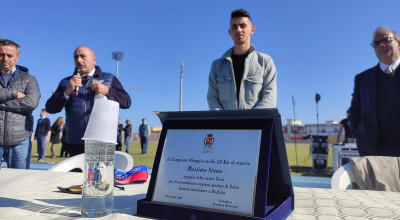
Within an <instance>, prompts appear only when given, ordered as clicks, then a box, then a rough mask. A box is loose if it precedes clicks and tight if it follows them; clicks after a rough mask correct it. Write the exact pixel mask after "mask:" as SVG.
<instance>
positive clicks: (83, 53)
mask: <svg viewBox="0 0 400 220" xmlns="http://www.w3.org/2000/svg"><path fill="white" fill-rule="evenodd" d="M74 62H75V72H74V75H72V76H68V77H66V78H64V79H62V80H61V82H60V83H59V85H58V88H57V90H56V91H55V92H54V94H53V95H52V96H51V97H50V98H49V99H48V100H47V103H46V110H47V112H49V113H52V114H54V113H58V112H60V111H61V110H62V109H63V108H64V107H65V115H66V124H65V126H66V127H67V130H68V132H67V134H66V141H67V143H68V146H69V150H70V151H69V152H70V157H72V156H75V155H78V154H81V153H84V151H85V146H84V142H83V140H82V139H81V138H82V137H83V135H84V133H85V130H86V126H87V123H88V122H89V118H90V114H91V112H92V108H93V105H94V99H95V96H96V95H104V96H105V97H107V99H109V100H113V101H116V102H118V103H119V105H120V107H121V108H123V109H127V108H129V107H130V105H131V99H130V97H129V95H128V93H127V92H126V91H125V90H124V88H123V86H122V85H121V83H120V81H119V80H118V78H116V77H115V76H114V75H112V74H111V73H106V72H103V71H102V70H101V68H100V67H99V66H96V56H95V54H94V51H93V50H92V49H91V48H89V47H86V46H78V47H77V48H76V49H75V51H74ZM76 73H79V74H76Z"/></svg>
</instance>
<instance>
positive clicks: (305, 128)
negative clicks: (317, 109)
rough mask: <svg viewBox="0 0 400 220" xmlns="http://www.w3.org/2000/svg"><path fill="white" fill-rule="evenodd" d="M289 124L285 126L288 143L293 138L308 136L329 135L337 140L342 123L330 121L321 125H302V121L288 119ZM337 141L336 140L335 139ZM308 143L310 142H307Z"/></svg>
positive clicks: (284, 131) (284, 133) (284, 132)
mask: <svg viewBox="0 0 400 220" xmlns="http://www.w3.org/2000/svg"><path fill="white" fill-rule="evenodd" d="M286 121H287V123H286V124H285V125H283V135H284V136H285V139H286V141H290V140H291V137H294V136H296V137H299V136H306V135H308V134H317V133H318V134H328V135H330V136H333V137H334V138H336V135H337V133H338V131H339V128H340V121H338V120H329V121H325V123H323V124H322V123H321V124H318V125H317V124H302V123H301V120H296V121H294V120H293V119H287V120H286ZM317 128H318V130H317ZM335 140H336V139H335ZM305 142H308V141H305Z"/></svg>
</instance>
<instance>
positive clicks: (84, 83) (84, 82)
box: [82, 75, 90, 85]
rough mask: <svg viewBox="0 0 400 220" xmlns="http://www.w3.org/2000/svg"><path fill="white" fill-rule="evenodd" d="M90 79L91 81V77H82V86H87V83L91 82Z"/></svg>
mask: <svg viewBox="0 0 400 220" xmlns="http://www.w3.org/2000/svg"><path fill="white" fill-rule="evenodd" d="M89 79H90V76H87V75H86V76H82V84H83V85H86V84H87V82H88V81H89Z"/></svg>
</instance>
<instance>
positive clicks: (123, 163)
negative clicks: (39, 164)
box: [48, 151, 134, 172]
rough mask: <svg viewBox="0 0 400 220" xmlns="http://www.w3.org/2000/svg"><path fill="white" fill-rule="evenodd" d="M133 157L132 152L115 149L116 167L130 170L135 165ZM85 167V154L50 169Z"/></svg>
mask: <svg viewBox="0 0 400 220" xmlns="http://www.w3.org/2000/svg"><path fill="white" fill-rule="evenodd" d="M133 163H134V161H133V158H132V156H131V155H130V154H128V153H125V152H122V151H115V160H114V168H115V169H120V170H126V171H128V170H130V169H132V167H133ZM84 169H85V154H79V155H76V156H73V157H70V158H68V159H66V160H64V161H61V162H60V163H58V164H56V165H54V166H52V167H50V168H49V169H48V170H49V171H60V172H82V171H83V170H84Z"/></svg>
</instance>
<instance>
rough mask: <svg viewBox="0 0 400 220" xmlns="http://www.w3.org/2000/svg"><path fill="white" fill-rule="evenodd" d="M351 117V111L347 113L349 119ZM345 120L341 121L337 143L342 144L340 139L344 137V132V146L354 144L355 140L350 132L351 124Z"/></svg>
mask: <svg viewBox="0 0 400 220" xmlns="http://www.w3.org/2000/svg"><path fill="white" fill-rule="evenodd" d="M348 117H349V111H347V118H348ZM347 118H345V119H343V120H341V121H340V127H339V131H338V134H337V137H336V143H341V142H340V138H341V136H342V132H343V131H344V140H343V142H342V143H343V144H345V143H352V142H353V140H352V139H353V138H352V135H351V130H350V123H349V120H348V119H347Z"/></svg>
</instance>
